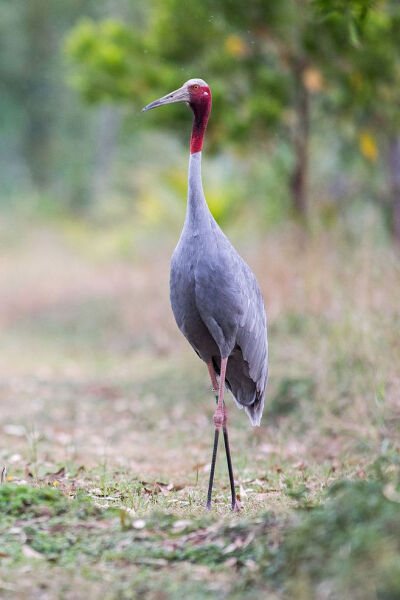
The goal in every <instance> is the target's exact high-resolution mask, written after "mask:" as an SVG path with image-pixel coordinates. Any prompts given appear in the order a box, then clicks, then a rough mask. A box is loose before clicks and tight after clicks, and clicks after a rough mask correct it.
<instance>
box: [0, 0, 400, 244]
mask: <svg viewBox="0 0 400 600" xmlns="http://www.w3.org/2000/svg"><path fill="white" fill-rule="evenodd" d="M1 11H2V15H1V16H2V18H1V21H0V50H1V53H0V81H1V83H2V86H3V88H4V93H3V94H1V95H0V108H1V113H0V114H1V115H2V120H3V125H4V126H3V130H4V133H3V136H2V140H1V142H0V174H1V175H2V180H3V184H4V185H3V193H2V194H1V197H0V206H2V207H3V208H5V207H7V208H8V209H10V205H11V203H12V204H13V205H17V206H18V207H22V208H23V209H24V208H25V207H26V206H27V205H32V206H35V205H39V206H40V207H42V208H43V209H44V210H45V211H48V209H49V207H51V206H55V207H58V208H60V209H61V210H64V209H65V207H67V208H68V209H71V208H72V209H74V210H80V211H82V210H88V209H90V210H92V211H94V212H98V209H99V208H100V209H101V210H102V207H104V204H105V203H108V204H110V201H109V198H112V203H113V205H114V206H115V207H117V205H119V206H120V207H122V208H121V210H120V213H123V214H124V215H125V213H126V210H127V209H128V210H129V211H132V206H135V207H137V208H138V209H139V212H140V211H141V210H142V208H143V207H144V206H145V201H141V197H142V196H143V192H145V193H144V195H145V196H147V197H152V198H160V202H161V205H163V203H164V204H165V202H166V200H165V198H166V196H169V197H171V194H173V193H175V192H176V190H175V189H174V185H175V183H176V181H177V180H182V179H183V178H184V169H183V168H182V171H180V170H179V169H178V170H177V168H176V165H174V166H173V167H172V170H175V173H174V174H173V175H172V176H171V177H169V178H168V180H167V181H166V179H165V177H164V172H165V166H166V165H165V164H164V162H163V163H162V164H161V163H160V164H157V162H156V161H157V159H159V152H158V148H157V149H156V147H158V146H159V145H163V146H165V153H168V152H169V149H168V148H174V150H173V153H174V154H175V155H177V151H178V147H177V146H174V145H173V144H174V140H178V141H179V142H181V141H183V140H185V143H186V141H187V139H188V134H189V131H188V130H189V127H190V125H189V123H190V113H189V112H188V111H185V110H183V109H182V107H181V106H170V107H168V110H164V111H163V110H160V111H155V112H154V114H152V115H151V116H149V115H143V116H142V115H140V114H139V110H140V108H141V106H143V105H144V104H146V103H147V102H149V101H151V100H153V99H154V98H156V97H158V96H160V95H163V94H165V93H166V92H167V91H169V90H171V89H175V88H176V87H178V86H179V85H181V84H182V82H183V81H185V80H186V79H188V78H190V77H193V76H201V77H203V78H205V79H206V80H208V82H209V83H210V85H211V87H212V92H213V114H212V119H211V120H210V124H209V131H208V135H207V154H208V155H209V156H210V155H212V154H213V155H214V156H217V157H222V160H219V161H217V162H218V164H219V165H223V164H224V162H225V161H226V160H229V161H232V162H233V163H234V164H235V171H236V172H238V173H240V177H241V178H242V181H243V185H241V186H240V187H237V186H236V184H235V189H233V186H229V185H228V184H229V177H227V176H225V174H224V172H223V171H222V170H220V173H219V177H218V181H217V182H216V185H215V187H214V188H213V189H211V190H210V191H209V199H210V204H211V205H212V208H213V210H214V212H215V214H216V216H217V218H220V219H222V220H224V219H227V218H228V217H229V216H231V217H232V218H234V217H235V215H236V216H238V215H240V214H241V215H243V212H244V211H245V210H246V208H245V206H244V203H245V202H250V203H251V202H253V201H255V202H257V204H258V209H259V207H262V208H263V209H264V210H263V214H264V215H265V217H267V218H268V219H270V220H271V222H276V220H281V219H284V218H286V217H287V216H289V214H290V212H294V213H297V214H301V215H303V216H304V215H306V214H307V213H309V212H310V211H314V212H315V211H317V214H320V215H322V216H323V215H329V222H330V223H332V222H333V221H334V219H335V215H336V214H337V212H338V211H339V210H340V202H341V201H342V200H343V201H345V202H346V205H348V204H349V202H348V200H349V199H351V200H354V201H356V200H360V201H361V202H360V204H361V205H362V204H363V203H365V201H366V200H372V201H374V202H375V203H376V204H377V205H378V206H379V207H383V209H384V210H385V211H386V216H387V221H388V223H389V225H390V226H391V227H392V229H393V231H394V233H395V234H396V236H397V237H400V217H399V218H398V221H399V223H398V224H397V221H396V219H397V217H396V215H397V214H399V215H400V181H399V177H397V175H396V174H397V172H398V171H399V170H400V166H399V165H400V150H399V148H400V141H399V140H400V123H399V110H398V106H399V94H400V92H399V90H400V85H399V84H400V81H399V78H400V75H399V70H398V67H397V65H398V62H399V58H400V42H399V36H398V35H397V32H398V29H399V25H400V6H399V4H398V3H397V2H395V1H394V0H382V1H380V2H377V1H373V0H348V1H344V0H283V1H282V2H279V3H278V2H267V1H266V0H252V1H251V2H250V3H247V4H246V3H243V2H242V1H241V0H221V1H218V2H216V0H204V2H202V3H199V2H197V1H196V0H187V1H186V2H185V3H182V2H180V1H179V0H151V1H150V2H148V3H135V2H133V1H132V0H119V1H116V0H115V1H106V0H102V1H100V2H95V1H94V0H84V1H82V2H80V1H78V0H73V1H72V2H69V3H68V4H63V5H59V4H55V3H50V2H49V1H48V0H32V1H31V2H29V3H24V2H22V1H21V0H18V1H17V2H13V3H12V2H9V1H7V2H4V3H3V4H2V7H1ZM74 90H75V91H74ZM76 91H77V92H78V94H76ZM82 100H83V102H82ZM151 130H153V132H154V131H156V130H158V131H161V132H163V133H167V134H168V137H169V138H170V141H169V142H167V141H166V138H165V137H163V136H155V135H153V134H152V132H151ZM143 144H144V145H145V146H146V152H147V154H145V153H144V152H143V149H142V146H143ZM179 147H180V146H179ZM315 148H317V151H315V150H314V149H315ZM153 157H156V159H154V158H153ZM163 160H164V159H163ZM129 162H130V163H132V164H133V165H134V167H133V170H132V169H131V168H129ZM327 165H329V167H327ZM326 167H327V168H326ZM168 168H169V169H170V170H171V165H168ZM139 170H140V172H139ZM143 174H144V175H143ZM144 180H146V182H147V183H146V185H147V186H149V185H150V186H151V187H152V189H149V188H148V189H147V190H141V187H142V186H143V185H144V183H143V182H144ZM149 181H151V183H150V184H149ZM354 181H356V182H357V184H356V186H354ZM174 182H175V183H174ZM165 186H166V187H167V188H168V189H166V188H165ZM239 192H240V193H241V194H242V196H241V198H240V195H239ZM178 193H179V195H180V198H182V197H184V190H183V186H182V188H181V189H180V191H179V192H178ZM349 196H351V198H349ZM130 198H131V199H132V200H131V199H130ZM314 198H315V199H317V201H316V202H315V201H314ZM153 204H154V203H153ZM141 207H142V208H141ZM117 212H118V210H117ZM150 212H151V213H152V215H153V217H152V218H154V215H156V214H157V213H158V214H159V219H160V218H161V214H162V212H163V211H162V208H161V206H159V207H158V208H157V209H154V210H152V211H150ZM107 214H108V213H107ZM332 215H333V217H332Z"/></svg>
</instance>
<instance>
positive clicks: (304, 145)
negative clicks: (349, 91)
mask: <svg viewBox="0 0 400 600" xmlns="http://www.w3.org/2000/svg"><path fill="white" fill-rule="evenodd" d="M303 72H304V63H303V61H301V60H295V61H294V64H293V74H294V80H295V86H296V89H295V95H296V96H295V113H296V121H295V124H294V132H293V147H294V154H295V165H294V170H293V173H292V176H291V181H290V188H291V192H292V202H293V210H294V213H295V214H296V216H299V217H301V218H304V217H306V214H307V179H308V140H309V134H310V114H309V113H310V99H309V92H308V90H307V89H306V87H305V86H304V82H303Z"/></svg>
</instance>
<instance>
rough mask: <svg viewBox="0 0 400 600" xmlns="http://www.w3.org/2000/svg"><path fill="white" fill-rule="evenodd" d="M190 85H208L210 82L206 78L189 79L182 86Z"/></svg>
mask: <svg viewBox="0 0 400 600" xmlns="http://www.w3.org/2000/svg"><path fill="white" fill-rule="evenodd" d="M189 85H206V86H207V87H208V83H206V82H205V81H204V79H196V78H195V79H188V80H187V81H186V82H185V83H184V84H183V86H182V87H188V86H189Z"/></svg>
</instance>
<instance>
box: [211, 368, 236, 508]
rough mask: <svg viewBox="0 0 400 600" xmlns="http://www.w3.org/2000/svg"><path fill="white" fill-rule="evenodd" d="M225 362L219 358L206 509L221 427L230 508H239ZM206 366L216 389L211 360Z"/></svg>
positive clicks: (215, 378)
mask: <svg viewBox="0 0 400 600" xmlns="http://www.w3.org/2000/svg"><path fill="white" fill-rule="evenodd" d="M227 362H228V358H222V359H221V372H220V379H219V390H218V391H219V393H218V402H217V408H216V410H215V413H214V425H215V436H214V449H213V456H212V461H211V470H210V481H209V485H208V494H207V508H208V509H210V508H211V494H212V486H213V481H214V471H215V461H216V457H217V448H218V438H219V431H220V429H221V427H222V431H223V434H224V442H225V452H226V460H227V463H228V472H229V483H230V488H231V496H232V510H240V507H239V504H238V502H237V500H236V493H235V481H234V477H233V469H232V459H231V452H230V448H229V438H228V428H227V419H228V414H227V411H226V407H225V404H224V390H225V374H226V365H227ZM207 367H208V371H209V373H210V377H211V383H212V386H213V390H217V388H218V385H217V384H218V382H217V377H216V375H215V371H214V367H213V364H212V362H210V363H209V364H208V365H207Z"/></svg>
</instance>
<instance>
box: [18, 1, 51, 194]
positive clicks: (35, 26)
mask: <svg viewBox="0 0 400 600" xmlns="http://www.w3.org/2000/svg"><path fill="white" fill-rule="evenodd" d="M25 10H26V13H25V32H26V44H27V50H26V52H27V54H26V60H25V74H24V80H25V82H26V83H25V89H24V92H25V94H24V96H25V111H26V119H27V124H26V132H25V138H24V154H25V160H26V161H27V163H28V166H29V169H30V172H31V177H32V180H33V182H34V184H35V185H37V186H38V187H45V186H46V185H47V184H48V182H49V176H50V173H51V167H50V164H49V163H50V159H51V148H50V136H51V120H52V115H51V114H50V112H51V110H50V106H51V99H50V95H51V85H50V82H49V76H48V74H47V75H46V73H48V70H49V63H50V60H51V55H52V47H51V35H50V27H49V16H48V11H49V6H48V2H47V0H29V2H28V3H27V6H26V9H25Z"/></svg>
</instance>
